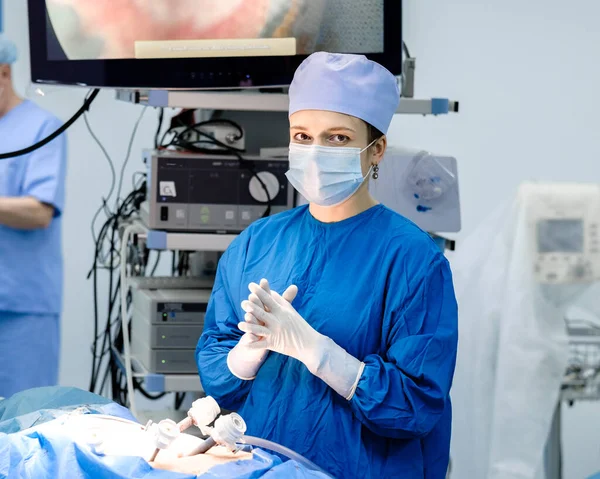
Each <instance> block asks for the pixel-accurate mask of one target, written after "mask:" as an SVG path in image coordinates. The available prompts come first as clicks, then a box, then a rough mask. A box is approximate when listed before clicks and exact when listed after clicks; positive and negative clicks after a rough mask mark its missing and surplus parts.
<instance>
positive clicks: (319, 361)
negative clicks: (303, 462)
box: [238, 283, 364, 400]
mask: <svg viewBox="0 0 600 479" xmlns="http://www.w3.org/2000/svg"><path fill="white" fill-rule="evenodd" d="M249 288H250V291H252V293H254V294H255V295H256V296H257V297H258V299H259V300H260V302H261V303H262V304H263V305H264V306H265V307H264V308H261V307H259V306H258V305H257V304H256V303H255V302H254V301H243V302H242V309H243V310H244V311H246V316H245V320H246V322H243V323H240V324H239V325H238V327H239V328H240V329H241V330H242V331H244V332H245V333H251V334H254V335H256V336H261V337H262V339H260V340H258V341H255V342H252V343H250V344H248V346H247V347H248V348H249V349H259V350H262V348H267V349H269V350H271V351H275V352H277V353H280V354H285V355H286V356H290V357H292V358H295V359H297V360H298V361H300V362H302V363H304V365H305V366H306V367H307V368H308V370H309V371H310V372H311V373H312V374H314V375H315V376H317V377H319V378H321V379H322V380H323V381H325V383H327V384H328V385H329V386H330V387H331V388H332V389H334V390H335V391H336V392H337V393H338V394H340V395H341V396H343V397H344V398H346V399H347V400H350V399H352V396H353V395H354V391H355V390H356V385H357V384H358V380H359V379H360V376H361V375H362V371H363V370H364V363H362V362H361V361H359V360H358V359H356V358H355V357H353V356H351V355H350V354H348V353H347V352H346V351H345V350H344V349H343V348H341V347H340V346H338V345H337V344H335V342H333V340H331V339H330V338H328V337H327V336H324V335H322V334H321V333H319V332H318V331H316V330H315V329H314V328H313V327H312V326H311V325H310V324H308V323H307V322H306V320H305V319H304V318H303V317H302V316H300V314H299V313H298V312H297V311H296V310H295V309H294V307H293V306H292V305H291V304H290V303H289V302H287V301H286V300H285V299H284V298H282V297H281V296H280V295H279V294H277V293H276V292H274V291H273V292H271V293H270V294H269V293H268V292H267V291H266V290H265V289H263V288H261V287H260V286H259V285H258V284H256V283H251V284H250V286H249ZM259 322H262V323H263V324H264V325H261V324H259Z"/></svg>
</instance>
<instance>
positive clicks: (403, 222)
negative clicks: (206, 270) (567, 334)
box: [196, 205, 458, 479]
mask: <svg viewBox="0 0 600 479" xmlns="http://www.w3.org/2000/svg"><path fill="white" fill-rule="evenodd" d="M261 278H267V279H268V280H269V281H270V283H271V287H272V288H273V289H274V290H275V291H279V292H283V291H284V290H285V288H286V287H287V286H289V285H290V284H296V285H297V286H298V289H299V293H298V296H297V297H296V299H295V300H294V302H293V305H294V307H295V308H296V309H297V311H298V312H299V313H300V314H301V315H302V316H303V317H304V318H305V319H306V320H307V321H308V322H309V323H310V324H311V325H312V326H313V327H314V328H315V329H316V330H317V331H319V332H320V333H322V334H324V335H326V336H329V337H330V338H332V339H333V340H334V341H335V342H336V343H337V344H338V345H340V346H342V347H343V348H344V349H345V350H346V351H347V352H348V353H350V354H352V355H353V356H355V357H356V358H358V359H360V360H361V361H363V362H364V363H365V369H364V372H363V374H362V376H361V377H360V379H359V382H358V386H357V389H356V393H355V395H354V397H353V398H352V399H351V400H350V401H346V400H345V399H344V398H342V397H341V396H339V395H338V394H337V393H336V392H335V391H334V390H333V389H331V388H329V387H328V386H327V384H325V383H324V382H323V381H321V379H319V378H318V377H316V376H313V375H312V374H311V373H310V372H309V371H308V369H307V368H306V367H305V366H304V364H302V363H301V362H299V361H297V360H296V359H293V358H290V357H287V356H284V355H281V354H278V353H274V352H270V353H269V356H268V358H267V360H266V361H265V363H264V364H263V365H262V367H261V368H260V370H259V371H258V374H257V376H256V378H255V379H254V380H251V381H243V380H240V379H238V378H237V377H235V376H234V375H232V374H231V372H230V371H229V369H228V367H227V364H226V360H227V359H226V358H227V354H228V352H229V351H230V350H231V349H232V348H233V347H234V346H235V345H236V343H237V342H238V340H239V338H240V337H241V335H242V333H241V331H239V330H238V328H237V324H238V323H239V322H241V321H243V320H244V312H243V311H242V309H241V306H240V303H241V302H242V301H243V300H244V299H247V297H248V294H249V291H248V284H249V283H250V282H253V281H254V282H258V281H260V279H261ZM457 322H458V321H457V305H456V299H455V296H454V290H453V286H452V278H451V273H450V269H449V265H448V262H447V261H446V259H445V257H444V256H443V254H442V252H441V251H440V250H439V249H438V247H437V246H436V245H435V243H434V242H433V241H432V240H431V238H430V237H429V236H428V235H427V234H426V233H424V232H423V231H421V230H420V229H419V228H418V227H416V226H415V225H414V224H413V223H411V222H410V221H408V220H407V219H405V218H403V217H402V216H400V215H398V214H397V213H395V212H393V211H391V210H389V209H388V208H386V207H385V206H383V205H377V206H374V207H372V208H370V209H368V210H367V211H365V212H363V213H361V214H359V215H357V216H354V217H352V218H349V219H346V220H344V221H341V222H337V223H328V224H326V223H321V222H319V221H317V220H316V219H315V218H314V217H313V216H312V215H311V214H310V212H309V210H308V207H307V206H303V207H299V208H296V209H293V210H291V211H289V212H286V213H282V214H279V215H275V216H272V217H269V218H266V219H263V220H260V221H257V222H256V223H254V224H252V225H251V226H250V227H249V228H247V229H246V230H245V231H244V232H243V233H242V234H241V235H240V236H239V237H238V238H236V240H235V241H234V242H233V243H232V244H231V246H230V247H229V248H228V250H227V251H226V252H225V254H224V255H223V257H222V258H221V261H220V262H219V267H218V272H217V278H216V282H215V286H214V290H213V294H212V297H211V300H210V304H209V306H208V310H207V313H206V320H205V327H204V332H203V334H202V336H201V338H200V340H199V343H198V347H197V349H196V359H197V362H198V368H199V372H200V377H201V381H202V384H203V386H204V389H205V390H206V392H207V394H210V395H212V396H213V397H215V399H216V400H217V401H218V402H219V403H220V404H221V406H222V407H224V408H227V409H231V410H237V411H239V413H240V414H241V415H242V417H244V419H245V420H246V422H247V425H248V434H250V435H254V436H259V437H263V438H266V439H270V440H272V441H275V442H278V443H280V444H283V445H285V446H287V447H289V448H290V449H292V450H294V451H297V452H298V453H300V454H302V455H304V456H306V457H307V458H309V459H310V460H312V461H313V462H315V463H316V464H317V465H319V466H321V467H322V468H323V469H325V470H327V471H328V472H330V473H331V474H332V475H333V476H334V477H338V478H370V477H374V478H402V479H409V478H411V479H412V478H415V479H416V478H419V479H423V478H427V479H440V478H443V477H445V474H446V469H447V465H448V459H449V449H450V424H451V405H450V397H449V392H450V386H451V383H452V376H453V373H454V366H455V361H456V349H457Z"/></svg>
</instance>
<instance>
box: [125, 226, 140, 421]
mask: <svg viewBox="0 0 600 479" xmlns="http://www.w3.org/2000/svg"><path fill="white" fill-rule="evenodd" d="M135 232H138V233H143V232H144V230H143V229H142V228H141V227H140V226H138V225H129V226H127V227H126V228H125V231H124V232H123V238H122V239H121V324H122V326H121V327H122V328H123V354H124V356H125V378H126V379H127V397H128V398H129V409H130V410H131V414H133V416H134V417H136V418H137V410H136V407H135V397H134V392H135V391H134V390H133V371H132V368H131V345H130V343H129V329H128V324H127V293H128V292H129V282H128V281H127V248H128V246H129V236H130V235H131V233H135Z"/></svg>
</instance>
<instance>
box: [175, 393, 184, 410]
mask: <svg viewBox="0 0 600 479" xmlns="http://www.w3.org/2000/svg"><path fill="white" fill-rule="evenodd" d="M183 401H185V393H183V392H182V393H175V404H174V406H175V411H179V410H180V409H181V406H182V405H183Z"/></svg>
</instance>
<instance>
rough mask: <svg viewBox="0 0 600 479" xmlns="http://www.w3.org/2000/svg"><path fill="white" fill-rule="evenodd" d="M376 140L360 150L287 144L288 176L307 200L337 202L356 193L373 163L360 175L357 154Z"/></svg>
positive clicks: (324, 203)
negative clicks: (365, 172)
mask: <svg viewBox="0 0 600 479" xmlns="http://www.w3.org/2000/svg"><path fill="white" fill-rule="evenodd" d="M375 141H377V140H375ZM375 141H373V142H372V143H371V144H369V145H368V146H367V147H366V148H363V149H362V150H361V149H360V148H349V147H331V146H320V145H301V144H298V143H290V154H289V161H290V169H289V171H288V172H287V173H286V176H287V179H288V180H289V182H290V183H291V185H292V186H293V187H294V188H295V189H296V190H297V191H298V192H299V193H300V194H301V195H302V196H304V197H305V198H306V199H307V200H308V201H309V202H311V203H315V204H317V205H319V206H336V205H339V204H341V203H343V202H344V201H346V200H347V199H348V198H350V197H351V196H352V195H353V194H354V193H356V192H357V191H358V189H359V188H360V186H361V185H362V184H363V182H364V181H365V179H367V177H368V176H369V174H370V173H371V169H372V168H373V167H372V166H371V168H370V169H369V171H368V172H367V175H366V176H363V174H362V168H361V162H360V155H361V153H362V152H363V151H365V150H367V149H368V148H369V147H370V146H371V145H372V144H373V143H375Z"/></svg>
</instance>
